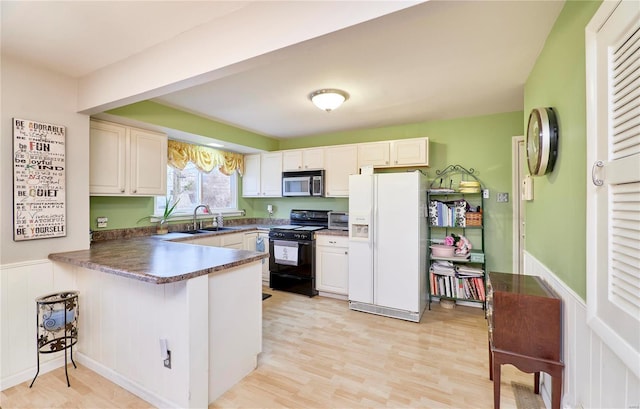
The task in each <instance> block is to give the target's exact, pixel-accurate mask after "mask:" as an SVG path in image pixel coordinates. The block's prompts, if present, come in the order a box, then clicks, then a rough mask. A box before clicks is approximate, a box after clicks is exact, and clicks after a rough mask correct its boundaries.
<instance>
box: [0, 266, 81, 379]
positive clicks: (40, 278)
mask: <svg viewBox="0 0 640 409" xmlns="http://www.w3.org/2000/svg"><path fill="white" fill-rule="evenodd" d="M75 289H76V288H75V280H74V277H73V276H72V275H69V274H67V273H66V272H63V271H54V269H53V266H52V263H51V262H50V261H49V260H47V259H44V260H34V261H28V262H22V263H13V264H5V265H2V266H0V325H1V328H0V368H1V369H0V389H2V390H4V389H7V388H10V387H11V386H14V385H17V384H19V383H22V382H25V381H27V380H30V379H32V378H33V376H34V375H35V373H36V350H37V349H36V348H37V347H36V302H35V299H36V298H37V297H40V296H43V295H46V294H50V293H53V292H56V291H62V290H75ZM63 362H64V360H63V355H62V352H58V353H53V354H44V355H40V372H41V373H45V372H48V371H50V370H52V369H55V368H57V367H59V366H61V365H62V364H63Z"/></svg>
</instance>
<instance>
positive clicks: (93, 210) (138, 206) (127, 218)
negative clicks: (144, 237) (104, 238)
mask: <svg viewBox="0 0 640 409" xmlns="http://www.w3.org/2000/svg"><path fill="white" fill-rule="evenodd" d="M153 200H154V199H153V197H117V196H91V198H90V200H89V206H90V208H89V217H90V218H91V220H90V227H91V230H94V231H99V230H100V231H102V230H115V229H125V228H130V227H142V226H151V225H152V224H153V223H149V222H148V221H146V220H145V221H142V222H140V223H138V220H140V219H141V218H143V217H145V216H149V215H151V214H153V204H154V201H153ZM97 217H108V218H109V221H108V222H107V227H106V228H101V229H98V227H97V225H96V218H97Z"/></svg>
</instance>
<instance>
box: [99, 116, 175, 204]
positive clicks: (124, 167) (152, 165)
mask: <svg viewBox="0 0 640 409" xmlns="http://www.w3.org/2000/svg"><path fill="white" fill-rule="evenodd" d="M89 137H90V153H89V154H90V170H89V184H90V187H89V191H90V193H91V194H92V195H96V196H99V195H104V196H112V195H124V196H159V195H166V193H167V179H166V178H167V136H166V135H165V134H161V133H157V132H152V131H147V130H143V129H138V128H131V127H127V126H124V125H120V124H115V123H110V122H104V121H95V120H92V121H91V125H90V132H89Z"/></svg>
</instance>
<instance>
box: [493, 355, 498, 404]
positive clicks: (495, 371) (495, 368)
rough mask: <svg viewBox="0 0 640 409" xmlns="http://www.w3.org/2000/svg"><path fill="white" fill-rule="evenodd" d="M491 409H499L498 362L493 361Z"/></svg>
mask: <svg viewBox="0 0 640 409" xmlns="http://www.w3.org/2000/svg"><path fill="white" fill-rule="evenodd" d="M493 409H500V364H499V363H497V362H496V361H495V360H494V361H493Z"/></svg>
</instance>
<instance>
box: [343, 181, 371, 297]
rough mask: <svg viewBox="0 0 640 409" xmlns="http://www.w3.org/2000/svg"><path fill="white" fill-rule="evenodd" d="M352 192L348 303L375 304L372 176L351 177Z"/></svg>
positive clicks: (350, 203)
mask: <svg viewBox="0 0 640 409" xmlns="http://www.w3.org/2000/svg"><path fill="white" fill-rule="evenodd" d="M349 192H350V196H349V300H350V301H357V302H363V303H368V304H373V232H374V230H375V225H373V223H372V221H373V219H372V210H373V207H372V206H373V176H371V175H352V176H350V177H349ZM365 226H368V230H366V229H365ZM365 230H366V233H367V234H366V237H361V236H358V235H356V233H359V234H360V235H364V232H365Z"/></svg>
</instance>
